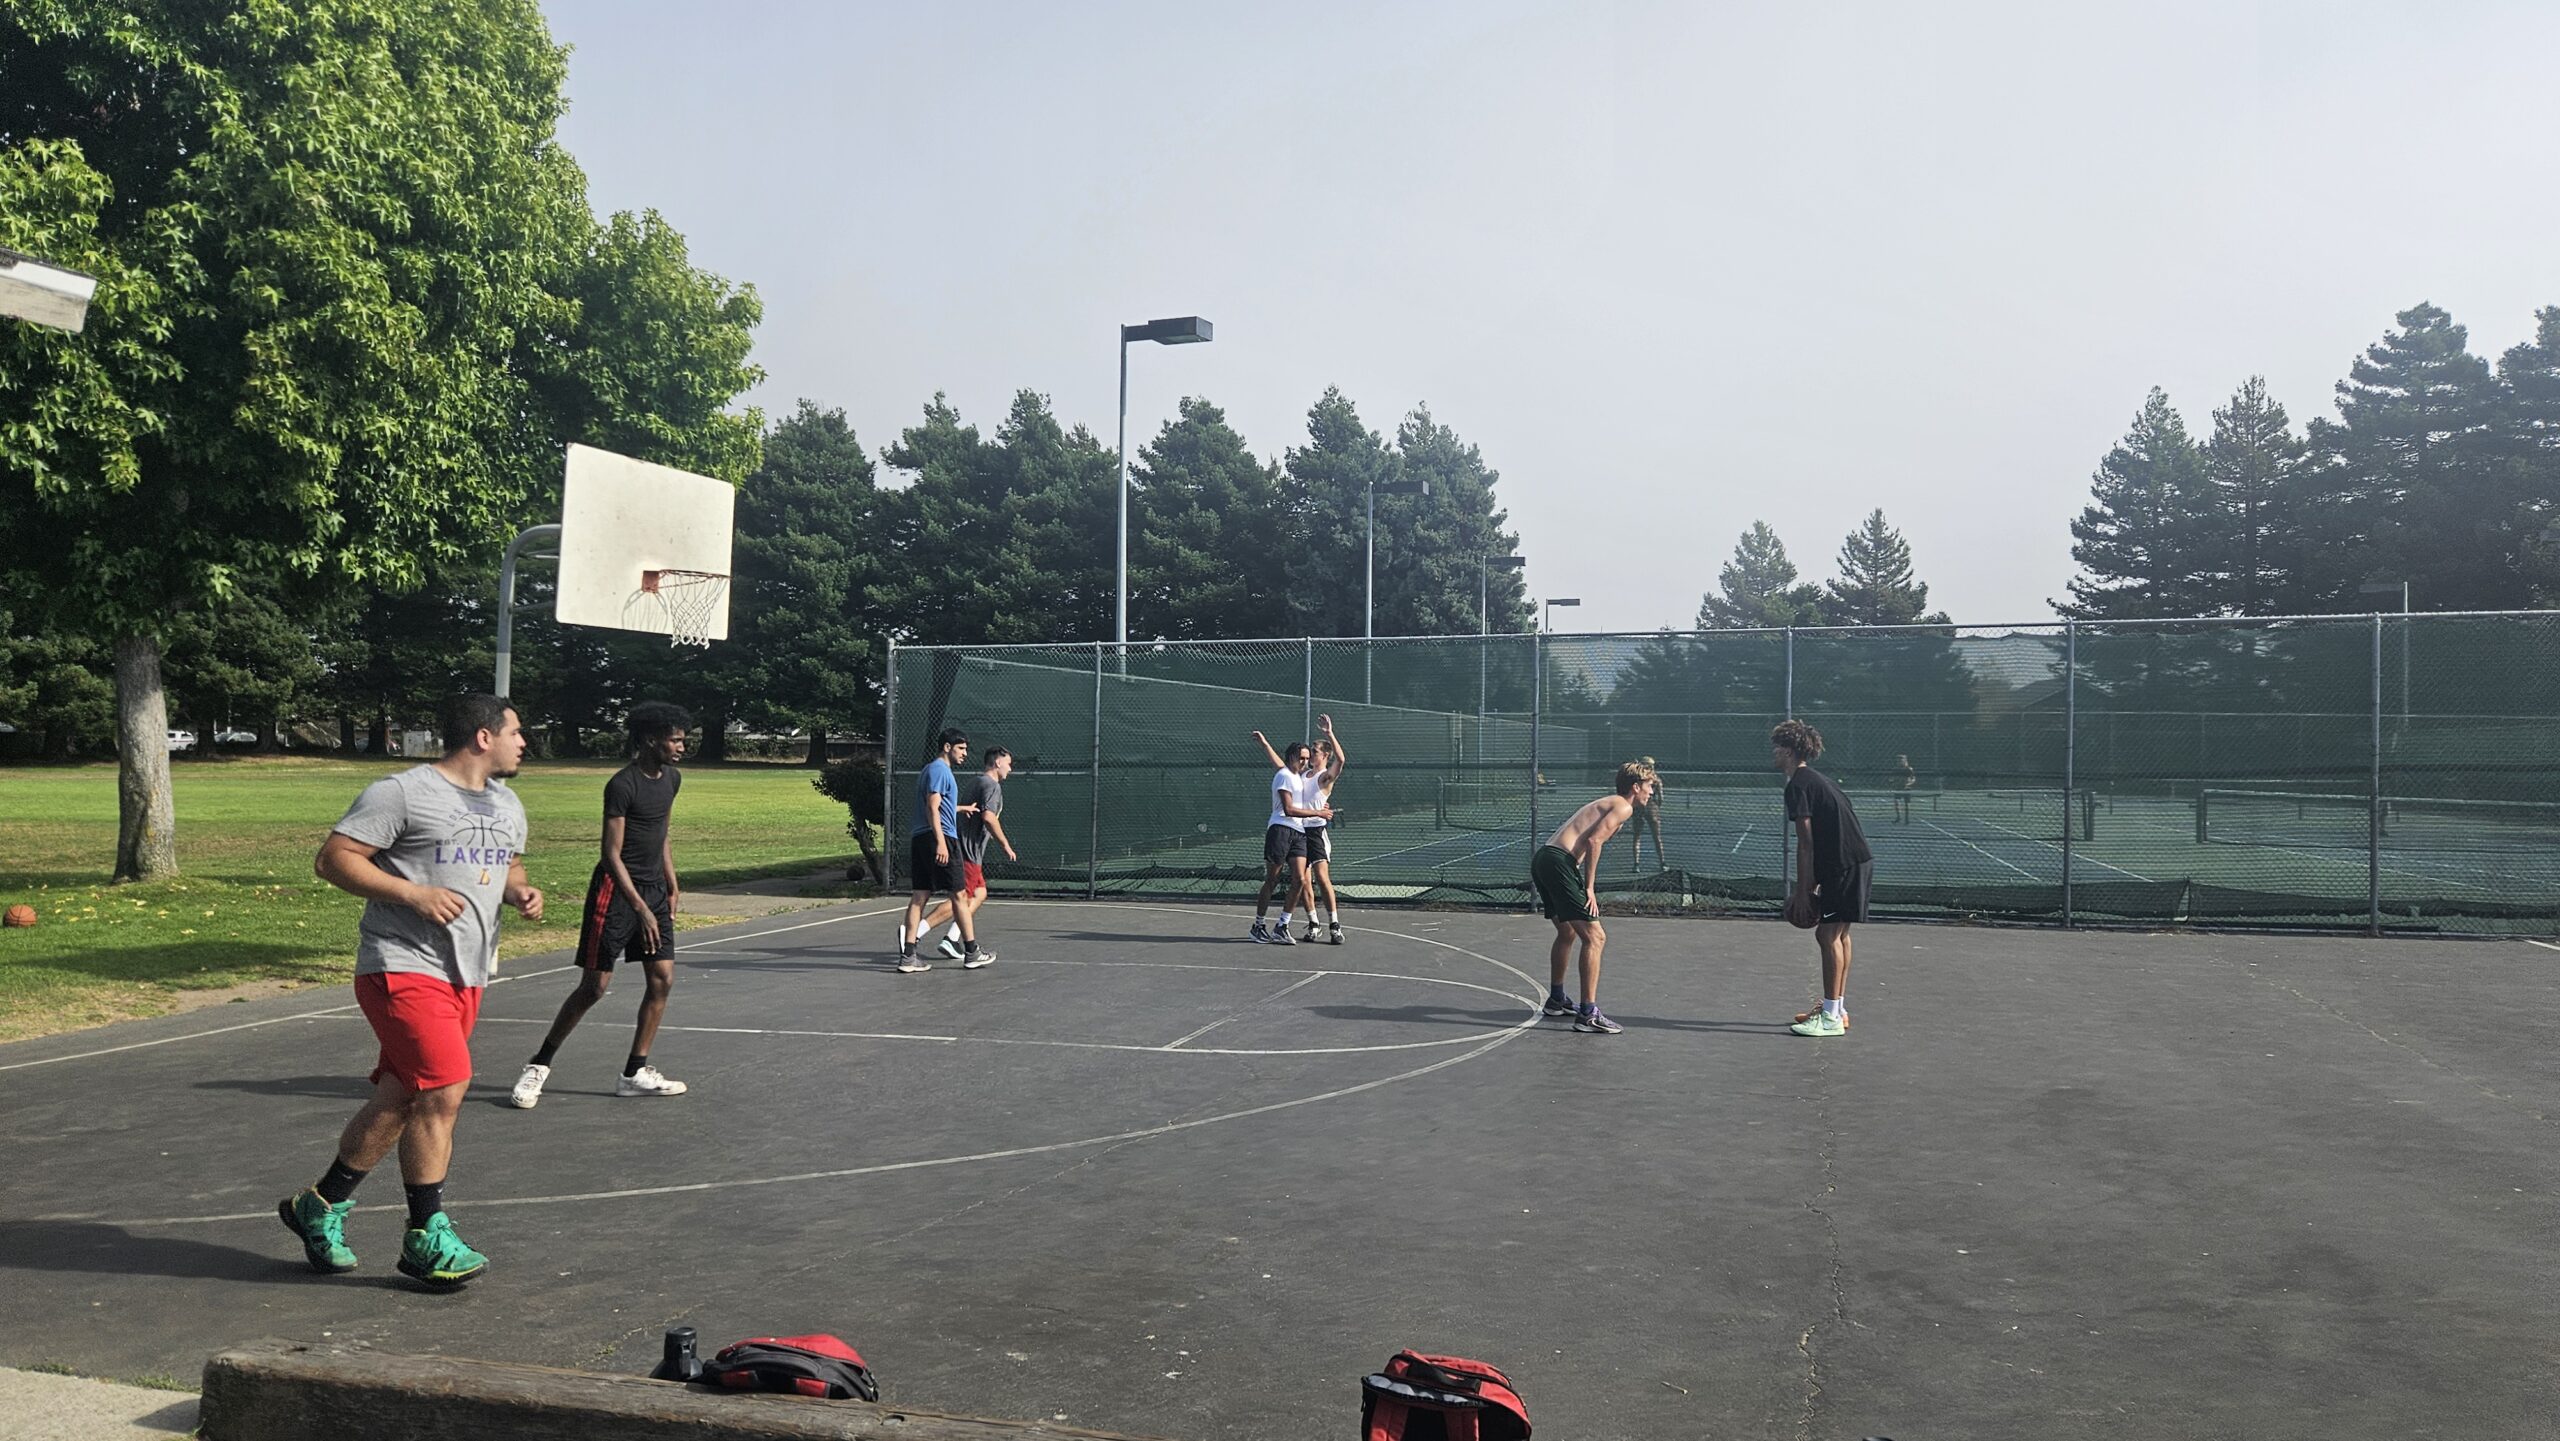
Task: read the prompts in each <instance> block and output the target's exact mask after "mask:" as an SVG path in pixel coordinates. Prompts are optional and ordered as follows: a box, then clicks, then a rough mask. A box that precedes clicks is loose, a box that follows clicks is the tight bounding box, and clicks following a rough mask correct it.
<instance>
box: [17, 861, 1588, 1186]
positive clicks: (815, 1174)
mask: <svg viewBox="0 0 2560 1441" xmlns="http://www.w3.org/2000/svg"><path fill="white" fill-rule="evenodd" d="M1021 904H1025V905H1038V904H1053V905H1054V904H1072V905H1081V906H1088V907H1092V906H1111V907H1115V908H1117V909H1120V910H1133V911H1160V912H1170V913H1174V914H1200V913H1203V912H1204V911H1205V910H1207V908H1204V907H1199V906H1146V905H1134V904H1126V903H1115V902H1103V901H1082V902H1065V903H1059V902H1048V903H1042V902H1024V903H1021ZM1358 929H1360V930H1361V931H1363V932H1364V933H1366V934H1370V935H1381V936H1392V937H1394V938H1395V939H1397V940H1401V941H1412V942H1419V943H1421V944H1423V945H1426V946H1437V947H1439V948H1440V949H1442V950H1447V951H1456V952H1457V953H1458V954H1460V955H1462V956H1468V957H1471V958H1473V959H1475V960H1479V961H1483V962H1484V963H1486V964H1487V965H1491V966H1494V967H1497V968H1499V969H1501V970H1505V971H1509V972H1510V973H1511V974H1512V975H1514V976H1517V977H1519V978H1520V980H1521V982H1522V984H1524V985H1526V986H1528V987H1529V989H1530V990H1532V991H1535V990H1536V989H1537V982H1536V981H1534V980H1532V979H1531V978H1530V977H1529V975H1528V973H1527V972H1525V971H1522V970H1521V969H1520V968H1519V967H1517V966H1514V965H1512V964H1510V963H1509V962H1507V961H1501V960H1496V959H1495V958H1494V957H1492V956H1488V955H1486V954H1484V953H1483V952H1482V951H1474V950H1469V949H1468V948H1466V947H1465V946H1461V945H1458V944H1456V943H1454V942H1451V941H1443V940H1439V939H1436V938H1434V937H1431V936H1418V935H1413V934H1410V933H1407V932H1403V931H1381V930H1377V929H1375V928H1372V927H1365V926H1364V927H1359V928H1358ZM1335 974H1337V975H1339V974H1344V973H1342V972H1335ZM1449 984H1454V985H1465V984H1468V983H1466V982H1451V983H1449ZM1479 989H1485V988H1482V987H1479ZM1500 994H1515V993H1510V992H1503V993H1500ZM1515 998H1516V996H1515ZM1541 1019H1542V1017H1541V1016H1540V1015H1539V1014H1538V1012H1537V1011H1536V1010H1535V1009H1532V1010H1531V1011H1530V1013H1529V1015H1528V1016H1527V1017H1525V1018H1524V1019H1522V1020H1521V1021H1520V1022H1519V1024H1517V1025H1514V1026H1512V1027H1510V1028H1509V1029H1507V1030H1505V1031H1502V1032H1501V1033H1499V1034H1497V1035H1495V1036H1493V1037H1491V1038H1490V1039H1485V1040H1482V1041H1479V1042H1478V1043H1477V1044H1476V1046H1475V1048H1474V1049H1473V1050H1469V1051H1465V1052H1462V1053H1460V1054H1458V1055H1454V1056H1447V1057H1443V1058H1442V1059H1440V1060H1437V1061H1433V1062H1431V1063H1430V1064H1429V1065H1425V1066H1417V1067H1415V1068H1414V1069H1412V1070H1410V1071H1401V1072H1398V1073H1397V1074H1395V1075H1392V1076H1381V1077H1379V1078H1378V1079H1376V1080H1374V1081H1363V1082H1360V1083H1359V1084H1357V1085H1351V1086H1344V1087H1341V1088H1339V1089H1337V1090H1331V1091H1326V1092H1323V1093H1321V1094H1319V1095H1313V1096H1300V1097H1298V1098H1297V1099H1295V1100H1289V1101H1273V1102H1271V1103H1269V1104H1267V1105H1261V1106H1250V1107H1247V1108H1245V1109H1243V1110H1240V1111H1228V1112H1225V1113H1222V1114H1220V1115H1215V1116H1202V1117H1199V1118H1198V1119H1196V1120H1189V1121H1168V1122H1166V1123H1164V1124H1162V1125H1157V1126H1147V1127H1143V1128H1140V1129H1138V1130H1133V1131H1119V1132H1114V1133H1112V1134H1110V1135H1107V1136H1087V1137H1084V1138H1083V1139H1081V1140H1074V1141H1053V1142H1050V1143H1048V1144H1046V1145H1038V1146H1016V1147H1013V1148H1010V1149H1007V1150H1002V1151H978V1152H973V1153H971V1154H969V1155H965V1156H936V1157H931V1158H928V1159H925V1160H920V1161H886V1162H882V1163H880V1164H878V1165H871V1166H847V1167H844V1168H842V1169H838V1170H832V1171H800V1172H794V1173H792V1174H790V1175H784V1176H755V1177H749V1178H746V1179H743V1180H734V1181H690V1182H685V1183H682V1184H678V1185H668V1186H642V1187H634V1188H632V1189H628V1190H621V1191H591V1192H582V1193H578V1194H573V1195H560V1196H507V1197H500V1198H497V1199H494V1200H478V1201H473V1202H472V1203H471V1204H472V1205H473V1206H474V1207H475V1208H476V1207H484V1206H552V1205H577V1204H587V1203H592V1202H596V1201H620V1200H629V1199H633V1198H636V1197H642V1196H675V1195H689V1194H693V1193H696V1192H704V1191H728V1190H738V1189H743V1188H745V1187H749V1186H781V1185H790V1184H795V1183H798V1182H804V1181H838V1180H847V1179H850V1178H853V1177H856V1176H878V1175H887V1174H891V1173H894V1172H899V1171H921V1170H929V1169H933V1168H937V1167H942V1166H962V1165H971V1164H975V1163H977V1162H980V1161H1004V1160H1013V1159H1017V1158H1020V1157H1024V1156H1043V1155H1052V1154H1055V1153H1057V1152H1060V1151H1071V1150H1078V1149H1082V1148H1084V1147H1088V1146H1108V1145H1117V1144H1121V1143H1124V1142H1132V1141H1145V1140H1152V1139H1154V1138H1155V1137H1158V1136H1169V1135H1173V1134H1175V1133H1177V1132H1181V1131H1189V1130H1196V1129H1198V1128H1199V1127H1202V1126H1215V1125H1220V1124H1223V1123H1225V1122H1228V1121H1242V1120H1249V1119H1251V1118H1253V1117H1256V1116H1268V1115H1273V1114H1276V1113H1278V1112H1281V1111H1288V1110H1294V1109H1296V1108H1297V1107H1300V1106H1312V1105H1317V1104H1320V1103H1322V1102H1325V1101H1335V1100H1340V1099H1342V1098H1344V1097H1346V1096H1357V1095H1361V1094H1363V1093H1366V1092H1369V1091H1375V1090H1379V1089H1382V1088H1384V1087H1387V1086H1392V1085H1396V1084H1399V1083H1401V1082H1404V1081H1410V1080H1416V1079H1418V1078H1420V1077H1423V1076H1427V1075H1430V1074H1432V1073H1433V1072H1435V1071H1443V1070H1447V1069H1448V1068H1449V1067H1451V1066H1456V1065H1461V1064H1464V1063H1465V1062H1468V1061H1471V1060H1474V1059H1475V1058H1476V1057H1478V1056H1481V1055H1484V1054H1485V1053H1487V1052H1489V1051H1491V1050H1493V1049H1495V1048H1496V1047H1498V1046H1502V1045H1505V1044H1507V1043H1509V1042H1511V1041H1513V1040H1516V1039H1518V1038H1519V1037H1520V1036H1522V1035H1524V1034H1526V1033H1527V1032H1528V1031H1530V1030H1531V1029H1532V1028H1534V1027H1535V1026H1537V1024H1538V1023H1539V1021H1540V1020H1541ZM1465 1039H1469V1040H1473V1039H1475V1038H1473V1037H1468V1038H1465ZM1147 1049H1154V1048H1152V1047H1149V1048H1147ZM1198 1054H1204V1055H1205V1054H1211V1053H1209V1052H1200V1053H1198ZM404 1204H405V1203H402V1202H390V1203H387V1204H384V1205H378V1206H361V1207H358V1208H357V1209H358V1210H361V1211H367V1212H372V1211H397V1210H400V1209H401V1208H402V1206H403V1205H404ZM274 1215H275V1212H274V1211H273V1210H272V1209H270V1210H263V1211H239V1212H233V1213H230V1214H227V1215H219V1216H165V1217H158V1218H154V1219H149V1220H132V1221H104V1222H101V1224H105V1225H112V1226H125V1227H134V1226H200V1225H211V1224H215V1223H219V1222H230V1221H264V1220H267V1219H268V1218H270V1217H272V1216H274ZM35 1219H37V1220H43V1221H99V1219H100V1218H98V1217H96V1216H94V1215H86V1214H59V1215H51V1216H39V1217H36V1218H35Z"/></svg>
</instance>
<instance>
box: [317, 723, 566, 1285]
mask: <svg viewBox="0 0 2560 1441" xmlns="http://www.w3.org/2000/svg"><path fill="white" fill-rule="evenodd" d="M443 723H444V724H443V732H444V757H443V759H441V760H438V761H437V762H436V763H435V764H433V765H425V766H417V767H414V768H412V769H409V770H405V771H402V772H400V773H399V774H397V775H391V776H385V777H383V778H382V779H381V780H378V781H375V782H374V783H373V784H372V785H370V786H367V787H366V788H365V791H364V794H363V795H362V796H360V797H358V798H357V800H356V803H355V804H354V805H353V806H351V807H349V808H348V810H347V814H346V816H345V817H344V818H343V819H341V820H340V821H339V822H338V824H337V827H336V829H334V830H333V831H331V833H330V835H329V839H328V841H327V842H326V843H325V844H323V845H322V846H321V847H320V854H319V856H318V857H317V858H316V859H315V860H314V861H313V862H312V869H313V870H315V871H317V872H318V873H319V875H320V878H321V879H322V880H324V881H327V882H328V883H329V884H331V885H333V886H336V887H337V888H338V889H340V890H342V891H345V892H347V893H348V894H350V895H355V896H361V897H363V898H364V902H365V908H364V919H363V920H362V921H361V922H359V923H358V925H357V927H356V1004H357V1005H358V1006H359V1007H361V1008H362V1009H363V1011H364V1018H365V1019H366V1020H367V1021H368V1022H371V1023H372V1026H373V1034H374V1038H375V1040H376V1041H378V1042H379V1043H380V1045H381V1053H380V1056H379V1057H378V1058H377V1060H376V1061H375V1063H374V1068H373V1098H372V1099H371V1100H368V1101H366V1102H365V1103H364V1108H363V1109H362V1110H359V1111H357V1112H356V1114H355V1119H353V1120H351V1121H349V1122H348V1123H347V1127H346V1130H345V1131H343V1132H341V1133H340V1134H339V1137H338V1154H337V1159H335V1160H334V1161H332V1162H331V1163H330V1165H329V1169H328V1171H327V1172H326V1173H324V1174H323V1175H322V1176H321V1177H320V1180H319V1182H318V1183H317V1184H315V1185H313V1186H312V1187H311V1188H310V1189H309V1190H306V1191H303V1192H301V1193H300V1194H298V1195H294V1196H288V1197H286V1198H285V1199H284V1200H282V1201H279V1202H277V1203H276V1214H277V1215H279V1216H281V1217H282V1218H283V1219H284V1224H285V1229H287V1230H289V1231H291V1232H293V1234H294V1235H295V1236H296V1237H298V1238H300V1240H301V1241H302V1253H303V1258H304V1259H305V1260H307V1261H309V1262H310V1264H311V1269H313V1270H315V1271H320V1272H324V1273H328V1272H338V1271H352V1270H354V1269H355V1266H356V1256H355V1252H353V1251H351V1250H349V1249H348V1248H347V1238H346V1216H347V1213H348V1212H349V1211H352V1210H354V1209H355V1199H354V1197H355V1189H356V1186H357V1184H358V1183H359V1182H361V1181H363V1180H364V1178H365V1173H366V1172H368V1171H371V1170H372V1169H373V1168H374V1167H375V1166H377V1165H380V1164H381V1162H382V1158H383V1157H385V1156H387V1155H390V1154H391V1151H392V1148H393V1147H395V1146H396V1147H399V1148H400V1177H401V1179H402V1180H403V1181H404V1182H406V1183H407V1185H408V1191H409V1229H408V1232H407V1234H406V1235H404V1236H403V1237H402V1239H401V1246H400V1266H399V1268H400V1271H401V1273H402V1274H403V1275H407V1276H411V1277H414V1278H416V1279H417V1280H419V1281H421V1282H424V1283H425V1284H427V1285H428V1286H430V1287H452V1286H458V1285H460V1284H462V1283H463V1282H465V1281H468V1280H470V1279H471V1278H472V1277H474V1276H477V1275H479V1274H480V1272H481V1271H482V1270H483V1269H485V1268H486V1267H487V1266H488V1264H489V1258H488V1257H486V1256H483V1255H481V1254H480V1253H479V1252H477V1251H475V1250H473V1249H471V1248H470V1247H469V1246H468V1245H465V1244H464V1243H463V1240H462V1238H461V1237H460V1236H457V1235H455V1234H454V1231H453V1222H452V1220H451V1219H450V1218H449V1217H447V1216H446V1215H445V1213H444V1182H445V1169H446V1167H447V1166H448V1165H449V1164H450V1163H451V1161H452V1158H453V1123H454V1118H455V1116H456V1114H457V1113H458V1112H459V1111H460V1110H461V1107H462V1093H463V1090H464V1088H466V1087H467V1086H469V1085H470V1084H471V1028H472V1025H473V1023H474V1022H476V1021H477V1020H478V1019H479V1016H480V993H481V991H482V989H483V988H485V987H486V986H487V985H488V984H489V973H490V971H492V970H493V969H495V967H496V962H497V956H498V908H499V907H500V906H502V905H511V906H514V907H515V908H516V909H517V911H518V912H520V913H521V914H522V915H523V916H524V918H525V919H527V920H531V921H539V920H541V919H542V892H540V891H538V890H535V889H534V888H533V886H532V885H531V884H530V883H529V882H528V881H527V880H526V879H525V873H524V844H525V816H524V804H523V803H522V802H521V801H519V800H517V799H516V795H515V792H513V791H511V790H508V789H507V788H506V787H505V786H504V785H502V784H500V782H502V781H504V780H505V779H506V778H507V777H509V776H512V775H514V774H515V773H516V767H517V765H518V764H520V763H521V762H522V761H523V759H524V745H525V738H524V727H523V726H522V725H521V724H520V723H519V722H518V721H517V719H516V713H515V709H514V707H512V706H510V705H508V704H507V703H506V702H505V701H503V700H500V699H498V698H497V697H496V696H488V695H465V696H456V697H454V698H453V699H451V700H449V701H447V702H446V703H445V706H444V715H443Z"/></svg>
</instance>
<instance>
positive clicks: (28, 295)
mask: <svg viewBox="0 0 2560 1441" xmlns="http://www.w3.org/2000/svg"><path fill="white" fill-rule="evenodd" d="M97 293H98V280H97V277H96V276H93V275H83V274H81V273H80V272H79V271H77V270H66V269H64V268H63V267H61V266H59V265H48V264H46V263H45V262H43V261H41V260H38V259H36V258H35V257H34V256H32V255H21V254H19V253H18V252H17V251H14V250H5V249H0V315H14V316H16V317H18V318H19V319H20V320H30V321H33V322H35V323H36V324H38V325H45V326H51V327H52V328H53V329H55V330H68V331H70V332H72V333H73V334H75V335H76V334H78V333H79V330H80V327H81V326H82V325H84V324H86V323H87V322H88V317H89V297H91V296H93V295H95V294H97Z"/></svg>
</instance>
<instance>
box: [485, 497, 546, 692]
mask: <svg viewBox="0 0 2560 1441" xmlns="http://www.w3.org/2000/svg"><path fill="white" fill-rule="evenodd" d="M559 539H560V527H558V526H556V525H537V526H533V527H531V528H530V529H527V530H521V531H518V532H517V533H516V538H515V539H513V540H511V541H508V542H507V555H506V559H504V560H502V561H500V562H499V563H498V665H497V672H498V673H497V675H496V676H495V677H494V678H493V679H495V681H496V682H497V687H496V689H495V690H493V691H492V692H491V694H493V695H498V696H504V695H505V694H506V693H507V687H508V686H510V685H513V684H514V683H515V654H516V559H517V557H519V556H521V555H522V554H523V553H524V548H525V547H526V546H528V545H540V544H541V543H542V542H544V541H557V540H559Z"/></svg>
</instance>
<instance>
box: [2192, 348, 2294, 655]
mask: <svg viewBox="0 0 2560 1441" xmlns="http://www.w3.org/2000/svg"><path fill="white" fill-rule="evenodd" d="M2302 461H2303V443H2302V440H2301V438H2300V437H2298V436H2296V435H2295V434H2294V433H2293V422H2292V420H2291V419H2290V418H2289V417H2288V416H2286V414H2285V412H2284V406H2283V405H2282V404H2281V403H2279V402H2278V401H2277V400H2276V399H2275V398H2274V397H2272V396H2270V395H2268V394H2267V382H2266V378H2265V377H2264V376H2258V375H2253V376H2250V377H2249V378H2248V379H2247V380H2245V381H2243V382H2241V385H2240V388H2239V390H2237V391H2235V392H2233V394H2232V396H2231V399H2230V401H2229V403H2227V404H2225V405H2224V406H2223V407H2222V408H2221V409H2219V410H2216V411H2215V412H2214V413H2213V438H2212V439H2210V440H2208V441H2206V442H2205V445H2204V473H2205V481H2206V484H2207V485H2208V486H2209V487H2210V494H2211V497H2212V502H2211V509H2212V514H2213V515H2214V517H2215V522H2214V523H2213V524H2210V525H2207V526H2205V527H2203V528H2202V533H2201V535H2200V537H2199V539H2200V540H2201V541H2202V543H2203V545H2204V547H2205V548H2206V550H2207V555H2206V557H2205V558H2204V560H2203V561H2202V562H2201V564H2200V566H2199V569H2201V570H2202V571H2204V572H2205V573H2206V574H2207V575H2209V576H2210V577H2211V578H2212V583H2213V587H2214V600H2213V604H2212V605H2211V606H2210V610H2211V611H2212V613H2214V614H2222V613H2225V612H2229V613H2232V614H2238V615H2283V614H2287V613H2289V612H2290V611H2291V610H2292V609H2293V608H2294V607H2296V606H2299V605H2302V604H2304V603H2305V602H2306V601H2307V597H2305V596H2303V595H2302V594H2301V590H2300V577H2301V571H2302V567H2303V565H2304V564H2305V561H2306V559H2307V555H2306V546H2305V544H2304V540H2303V534H2302V516H2301V514H2300V512H2299V511H2298V510H2297V508H2296V506H2295V504H2294V500H2295V490H2296V487H2297V486H2298V485H2299V484H2300V482H2301V476H2302Z"/></svg>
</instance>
